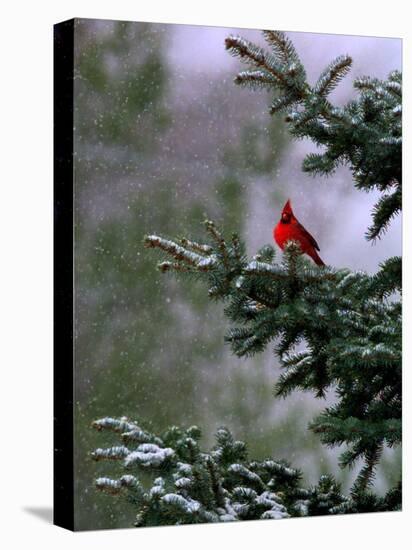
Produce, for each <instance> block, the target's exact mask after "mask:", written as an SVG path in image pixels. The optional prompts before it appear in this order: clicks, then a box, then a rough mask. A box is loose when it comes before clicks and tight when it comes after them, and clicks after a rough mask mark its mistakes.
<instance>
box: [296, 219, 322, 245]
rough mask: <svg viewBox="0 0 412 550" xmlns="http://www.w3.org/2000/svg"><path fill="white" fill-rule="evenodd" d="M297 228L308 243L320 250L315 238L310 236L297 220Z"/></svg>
mask: <svg viewBox="0 0 412 550" xmlns="http://www.w3.org/2000/svg"><path fill="white" fill-rule="evenodd" d="M298 228H299V230H300V231H301V232H302V233H303V235H305V237H306V238H307V239H308V241H309V242H310V244H311V245H312V246H313V247H314V248H315V249H316V250H319V251H320V248H319V245H318V243H317V242H316V241H315V239H314V238H313V237H312V235H311V234H310V233H309V231H307V230H306V229H305V228H304V227H303V225H302V224H301V223H299V222H298Z"/></svg>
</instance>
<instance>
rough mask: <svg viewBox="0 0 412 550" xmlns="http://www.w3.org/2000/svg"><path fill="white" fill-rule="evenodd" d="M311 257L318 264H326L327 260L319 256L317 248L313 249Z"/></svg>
mask: <svg viewBox="0 0 412 550" xmlns="http://www.w3.org/2000/svg"><path fill="white" fill-rule="evenodd" d="M310 257H311V258H312V260H313V261H314V262H315V264H316V265H320V266H323V265H326V264H325V262H324V261H323V260H322V258H321V257H320V256H319V254H318V253H317V252H316V250H312V251H311V253H310Z"/></svg>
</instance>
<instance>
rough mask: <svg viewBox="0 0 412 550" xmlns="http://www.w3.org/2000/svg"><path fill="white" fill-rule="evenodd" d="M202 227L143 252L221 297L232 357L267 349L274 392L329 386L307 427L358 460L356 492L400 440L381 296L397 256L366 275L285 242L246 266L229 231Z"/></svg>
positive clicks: (397, 345) (389, 307) (393, 362)
mask: <svg viewBox="0 0 412 550" xmlns="http://www.w3.org/2000/svg"><path fill="white" fill-rule="evenodd" d="M206 229H207V232H208V234H209V241H208V242H207V243H202V244H199V243H190V244H188V242H186V246H182V245H178V244H177V243H174V242H173V241H170V240H167V239H163V238H161V237H157V236H148V237H146V246H148V247H152V248H157V249H160V250H162V251H163V252H166V253H167V254H168V255H169V256H172V257H173V259H174V261H173V262H170V261H163V262H161V263H160V264H159V267H160V269H161V270H162V271H169V270H173V271H175V272H182V271H184V272H186V273H192V274H194V275H195V276H196V277H198V276H199V275H200V274H202V276H203V279H204V280H206V282H207V284H208V288H209V295H210V296H211V297H213V298H215V299H222V300H224V301H225V304H226V307H225V314H226V316H227V317H228V319H229V320H230V321H231V322H232V324H233V326H232V328H230V329H229V331H228V333H227V335H226V341H227V342H228V343H230V345H231V347H232V350H233V352H234V353H235V354H236V355H238V356H240V357H241V356H247V355H254V354H256V353H259V352H261V351H263V350H264V349H265V348H266V347H267V346H268V345H269V344H273V343H274V344H275V352H276V354H277V355H278V357H279V359H280V361H281V366H282V367H283V369H284V373H283V374H282V375H281V377H280V378H279V380H278V382H277V383H276V386H275V394H276V395H278V396H283V397H285V396H287V395H288V394H289V393H290V392H292V391H293V390H296V389H300V390H304V391H313V392H314V394H315V395H316V397H319V398H320V397H324V395H325V392H326V391H327V390H328V389H330V388H333V389H334V390H335V393H336V396H337V402H336V404H335V405H334V406H332V407H328V408H327V409H325V411H324V412H322V413H321V414H320V415H319V416H318V417H317V418H316V419H315V420H314V421H313V422H312V423H311V425H310V427H311V429H312V430H313V431H314V432H315V433H317V434H319V435H320V437H321V440H322V442H323V443H325V444H326V445H328V446H331V447H332V446H336V445H342V444H343V443H346V445H347V446H348V449H347V450H346V451H345V453H343V454H342V456H341V463H342V466H351V465H352V464H353V463H354V462H355V461H356V460H357V459H359V458H362V459H363V460H364V462H365V466H364V468H363V469H362V471H361V473H360V475H359V478H358V480H357V487H358V488H359V490H364V489H365V488H366V487H367V485H368V484H369V483H370V481H371V480H372V477H373V471H374V468H375V466H376V464H377V463H378V460H379V456H380V453H381V452H382V449H383V446H384V445H387V446H389V447H392V446H395V445H399V444H400V442H401V330H400V327H401V308H400V304H399V302H397V301H395V300H391V301H389V300H383V299H382V296H383V295H387V294H388V292H389V291H390V290H393V289H395V288H398V287H399V286H400V280H399V274H400V272H401V268H400V259H399V258H396V259H395V258H394V259H392V261H391V262H386V263H385V264H384V265H383V266H382V268H381V270H380V271H379V272H378V273H377V274H376V275H372V276H371V275H368V274H366V273H362V272H358V273H352V272H350V271H349V270H347V269H342V270H336V269H333V268H331V267H326V268H323V269H322V270H319V269H318V268H317V267H312V265H310V264H309V263H308V261H307V260H305V259H304V258H303V257H302V256H301V253H300V249H299V246H298V245H297V244H296V243H294V242H290V243H288V245H287V247H286V250H285V255H284V259H283V261H282V263H280V264H279V263H277V262H276V261H275V252H274V249H273V248H271V247H269V246H265V247H264V248H263V249H262V250H261V251H260V252H259V253H258V254H257V255H256V256H255V257H254V258H253V259H252V260H248V259H247V258H246V256H245V254H244V250H243V247H242V245H241V243H240V241H239V239H238V238H237V237H236V235H233V236H232V238H231V239H230V240H229V241H228V242H227V241H226V240H225V239H224V238H223V236H222V234H221V233H220V231H219V230H218V229H217V228H216V226H215V225H214V224H213V222H211V221H207V222H206ZM390 275H395V277H391V276H390ZM388 279H389V280H390V282H389V281H388ZM298 346H300V349H297V347H298ZM302 348H303V349H302Z"/></svg>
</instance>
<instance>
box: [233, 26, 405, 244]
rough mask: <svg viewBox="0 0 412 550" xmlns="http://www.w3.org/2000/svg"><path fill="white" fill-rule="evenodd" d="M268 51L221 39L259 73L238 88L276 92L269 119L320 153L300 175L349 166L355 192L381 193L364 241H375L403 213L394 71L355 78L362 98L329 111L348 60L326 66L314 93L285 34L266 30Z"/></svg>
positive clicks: (247, 74)
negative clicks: (279, 117) (278, 117)
mask: <svg viewBox="0 0 412 550" xmlns="http://www.w3.org/2000/svg"><path fill="white" fill-rule="evenodd" d="M263 34H264V37H265V39H266V41H267V42H268V44H269V46H270V50H271V51H270V52H266V51H265V50H263V49H262V48H260V47H257V46H255V45H254V44H252V43H251V42H248V41H247V40H244V39H243V38H241V37H238V36H230V37H229V38H227V39H226V48H227V49H228V50H229V52H230V53H231V54H232V55H234V56H237V57H239V58H240V60H241V61H242V62H243V63H247V64H249V65H250V66H251V67H257V68H258V70H248V71H242V72H240V73H239V74H238V76H237V77H236V78H235V82H236V84H240V85H249V86H251V87H252V88H257V87H260V86H261V87H265V88H269V89H271V90H273V92H274V95H275V97H274V100H273V103H272V105H271V108H270V112H271V114H274V113H278V112H282V113H284V115H285V120H286V122H287V124H288V128H289V131H290V133H291V135H292V136H294V137H295V138H310V139H311V140H312V141H313V142H314V143H315V144H316V145H318V146H319V147H322V148H323V149H324V152H322V153H316V154H314V153H310V154H309V155H307V157H306V158H305V159H304V161H303V167H302V168H303V170H304V171H306V172H311V173H313V174H323V175H328V174H331V173H333V171H334V170H335V169H336V167H337V166H338V165H339V164H347V165H348V166H349V167H350V169H351V171H352V175H353V179H354V182H355V186H356V187H357V188H358V189H362V190H365V191H371V190H372V189H378V190H379V191H381V192H382V196H381V198H380V199H379V200H378V202H377V203H376V205H375V207H374V210H373V216H372V217H373V224H372V226H371V227H370V228H369V229H368V232H367V235H366V237H367V239H369V240H374V239H376V238H380V237H381V236H382V234H383V233H384V232H385V230H386V229H387V228H388V226H389V222H390V220H391V219H392V218H393V216H395V215H396V214H398V213H399V212H400V210H401V208H402V162H401V159H402V88H401V83H402V77H401V74H400V73H399V72H398V71H393V72H392V73H391V74H390V75H389V76H388V79H387V80H378V79H373V78H369V77H362V78H357V79H356V80H355V82H354V87H355V88H356V89H357V91H358V92H359V98H358V99H357V100H354V101H350V102H349V103H348V104H347V105H345V106H344V107H336V106H334V105H333V104H332V103H331V102H330V100H329V99H328V96H329V94H330V93H331V92H332V91H333V90H334V88H335V87H336V86H337V85H338V84H339V82H340V81H341V80H342V78H344V77H345V76H346V74H347V73H348V72H349V70H350V66H351V64H352V59H351V58H350V57H349V56H347V55H342V56H339V57H338V58H336V59H335V60H334V61H332V62H331V63H330V65H329V66H328V67H326V69H325V70H324V71H323V72H322V73H321V75H320V76H319V79H318V81H317V82H316V83H315V85H314V86H310V85H309V83H308V82H307V81H306V73H305V69H304V67H303V65H302V63H301V61H300V59H299V56H298V54H297V52H296V50H295V48H294V47H293V44H292V43H291V42H290V40H289V39H288V38H287V37H286V36H285V34H284V33H282V32H278V31H265V32H264V33H263Z"/></svg>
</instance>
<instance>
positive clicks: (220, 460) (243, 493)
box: [91, 418, 400, 527]
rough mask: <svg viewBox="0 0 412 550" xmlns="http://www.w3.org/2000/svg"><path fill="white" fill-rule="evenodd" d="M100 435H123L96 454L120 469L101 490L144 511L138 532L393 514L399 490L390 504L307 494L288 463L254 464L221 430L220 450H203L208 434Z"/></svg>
mask: <svg viewBox="0 0 412 550" xmlns="http://www.w3.org/2000/svg"><path fill="white" fill-rule="evenodd" d="M93 426H94V428H96V429H97V430H99V431H100V430H108V431H112V432H115V433H117V434H118V437H119V439H120V444H117V445H116V446H113V447H108V448H104V449H102V448H99V449H96V450H95V451H94V452H93V453H92V455H91V456H92V458H93V459H94V460H95V461H97V462H100V461H105V462H107V461H115V462H117V463H119V466H118V467H117V471H118V473H122V475H121V476H120V477H119V478H116V479H114V478H109V477H99V478H97V479H96V482H95V485H96V488H97V489H98V490H99V491H101V492H103V493H107V494H109V495H114V496H117V497H120V498H125V499H126V500H127V501H128V502H129V503H130V505H131V506H130V508H131V510H133V509H134V510H135V511H136V510H137V515H136V520H135V525H136V526H137V527H144V526H145V527H147V526H154V525H176V524H184V523H215V522H220V521H239V520H253V519H281V518H288V517H299V516H313V515H330V514H336V513H342V514H343V513H352V512H353V511H355V510H356V511H358V512H364V511H368V512H370V511H378V510H385V509H394V508H395V507H396V506H399V505H400V492H399V490H398V489H395V490H394V491H392V492H390V493H388V495H386V497H385V498H377V497H375V496H374V495H372V494H370V493H363V494H362V496H361V497H359V496H358V495H356V494H354V495H353V496H351V497H345V496H344V495H342V493H341V491H340V486H339V484H337V483H336V481H335V480H334V479H333V478H332V477H330V476H322V477H321V478H320V480H319V483H318V485H316V486H314V487H309V488H304V487H302V484H301V473H300V472H299V470H296V469H294V468H292V467H291V466H290V465H289V464H288V463H287V462H286V461H284V460H280V461H277V460H273V459H270V458H268V459H265V460H261V461H256V460H250V459H249V457H248V452H247V449H246V445H245V444H244V443H243V442H242V441H236V440H235V439H234V438H233V436H232V434H231V433H230V431H229V430H227V429H226V428H223V427H222V428H219V429H218V431H217V432H216V444H215V446H214V447H213V448H212V449H211V450H210V451H208V452H204V451H202V450H201V448H200V439H201V432H200V430H199V428H197V427H196V426H192V427H190V428H188V429H187V430H182V429H180V428H177V427H172V428H170V429H168V430H167V431H165V432H164V433H163V434H162V435H160V436H157V435H154V434H152V433H150V432H148V431H145V430H143V429H142V428H140V427H139V426H138V425H137V424H136V423H135V422H131V421H129V420H128V419H127V418H120V419H116V418H102V419H100V420H96V421H95V422H94V423H93Z"/></svg>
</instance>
